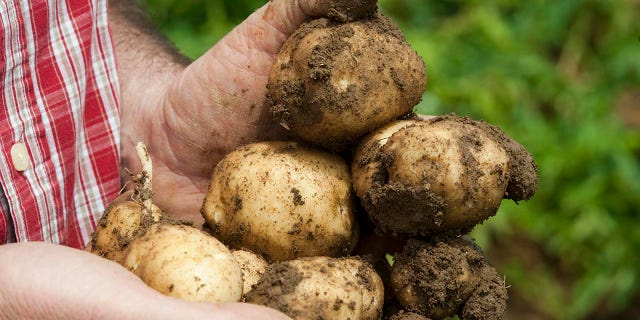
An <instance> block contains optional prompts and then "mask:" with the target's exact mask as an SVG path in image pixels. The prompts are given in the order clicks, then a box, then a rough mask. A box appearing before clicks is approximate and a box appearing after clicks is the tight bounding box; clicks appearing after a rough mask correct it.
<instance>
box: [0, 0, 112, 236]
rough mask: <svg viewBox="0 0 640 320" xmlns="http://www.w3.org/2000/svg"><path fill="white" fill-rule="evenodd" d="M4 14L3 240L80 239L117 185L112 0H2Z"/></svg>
mask: <svg viewBox="0 0 640 320" xmlns="http://www.w3.org/2000/svg"><path fill="white" fill-rule="evenodd" d="M0 20H1V21H0V23H2V26H1V28H0V77H1V78H0V81H1V83H2V88H1V90H0V201H2V202H4V203H3V205H2V206H1V207H0V244H1V243H4V242H7V241H9V240H10V239H12V238H13V239H14V240H16V241H37V240H43V241H47V242H53V243H60V244H64V245H68V246H72V247H82V246H84V245H85V244H86V242H87V240H88V238H89V236H90V234H91V231H92V230H93V227H94V226H95V224H96V220H97V219H98V218H99V216H100V215H101V214H102V212H103V210H104V208H105V204H106V203H108V202H109V201H110V200H112V199H113V198H114V197H115V196H116V194H117V193H118V190H119V188H120V180H119V172H118V166H119V150H118V146H119V134H120V133H119V131H118V130H119V129H118V128H119V115H118V107H117V100H116V98H117V97H118V94H119V92H118V87H117V83H118V82H117V76H116V68H115V59H114V53H113V48H112V43H111V38H110V34H109V29H108V23H107V1H106V0H59V1H54V0H49V1H47V0H6V1H5V0H3V1H2V2H0ZM18 143H22V144H23V145H25V146H26V149H27V153H25V155H26V157H27V160H28V168H27V169H26V170H24V171H20V170H17V169H16V167H14V166H13V165H12V163H13V162H12V160H13V159H14V158H12V153H11V149H12V147H13V146H14V145H16V144H18ZM14 157H15V155H14ZM2 191H4V198H6V199H4V201H3V199H2V198H3V194H2V193H3V192H2Z"/></svg>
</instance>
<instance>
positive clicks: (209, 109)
mask: <svg viewBox="0 0 640 320" xmlns="http://www.w3.org/2000/svg"><path fill="white" fill-rule="evenodd" d="M122 1H123V0H113V1H112V3H113V4H112V5H111V7H110V11H111V12H112V13H117V12H125V10H124V9H123V7H124V6H119V5H118V2H122ZM332 4H333V2H331V1H328V0H272V1H269V2H268V3H266V4H265V5H264V6H263V7H262V8H260V9H259V10H257V11H256V12H254V13H253V14H252V15H250V16H249V17H248V18H247V19H246V20H245V21H244V22H243V23H242V24H240V25H238V26H237V27H236V28H235V29H233V30H232V31H231V32H230V33H229V34H227V35H226V37H224V38H223V39H222V40H220V41H219V42H218V43H217V44H215V46H213V47H212V48H211V49H210V50H209V51H208V52H206V53H205V54H204V55H202V56H201V57H200V58H198V59H197V60H195V61H193V62H192V63H185V62H184V60H182V59H179V58H176V56H175V55H172V54H158V53H157V52H163V51H162V50H157V49H156V50H152V49H154V48H148V49H149V50H137V51H136V50H131V49H132V48H134V46H136V45H139V43H142V42H149V41H144V40H145V38H146V37H147V34H148V33H144V32H138V33H135V32H132V31H131V30H132V29H133V30H135V29H136V26H135V25H134V24H133V23H132V22H131V21H132V20H136V19H127V18H126V14H121V15H118V14H112V18H111V19H112V30H113V34H114V36H113V37H114V41H115V48H116V58H117V63H118V67H119V71H118V76H119V78H120V81H121V114H122V116H121V119H122V120H121V121H122V135H121V136H122V148H121V150H122V157H123V163H122V164H123V166H124V167H125V168H127V169H129V170H130V171H132V172H137V171H136V170H139V165H138V164H137V161H138V160H137V158H136V156H135V151H134V145H135V143H136V142H137V141H143V142H145V143H146V144H147V146H148V147H149V150H150V153H151V157H152V160H153V167H154V176H153V179H154V182H153V183H154V198H153V200H154V202H155V203H156V204H157V205H158V206H159V207H160V208H161V209H163V210H165V211H166V212H167V213H169V214H170V215H173V216H176V217H178V218H180V219H183V220H189V221H193V222H194V223H195V225H201V224H202V223H203V218H202V216H201V214H200V207H201V205H202V200H203V198H204V194H205V192H206V191H207V187H208V184H209V180H210V179H211V171H212V169H213V167H214V166H215V164H216V163H217V162H219V161H220V160H221V159H222V157H223V156H224V155H225V154H227V153H229V152H230V151H232V150H233V149H235V148H236V147H238V146H240V145H242V144H247V143H250V142H255V141H261V140H268V139H278V138H283V137H285V130H284V129H282V128H281V127H280V126H279V125H278V124H277V123H274V122H273V121H272V118H271V115H270V113H269V110H268V107H267V106H265V103H264V101H265V96H266V84H267V80H268V77H269V71H270V68H271V65H272V64H273V61H274V60H275V57H276V55H277V52H278V50H279V49H280V47H281V45H282V44H283V43H284V41H285V40H286V39H287V37H288V36H289V35H290V34H291V33H293V32H294V30H295V29H296V28H297V27H298V26H299V25H300V24H301V23H302V22H304V21H305V20H307V19H309V18H310V17H317V16H325V15H326V14H327V12H328V11H329V10H330V7H331V6H332ZM126 12H127V14H130V12H131V10H128V11H126ZM121 16H125V17H121ZM138 20H139V19H138ZM155 45H156V46H160V47H162V44H158V43H156V44H155ZM132 52H133V53H134V54H131V53H132ZM165 52H166V51H165ZM125 53H126V54H125Z"/></svg>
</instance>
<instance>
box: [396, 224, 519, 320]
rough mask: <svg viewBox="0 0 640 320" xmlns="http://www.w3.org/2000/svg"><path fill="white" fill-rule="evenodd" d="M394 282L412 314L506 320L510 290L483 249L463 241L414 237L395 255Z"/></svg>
mask: <svg viewBox="0 0 640 320" xmlns="http://www.w3.org/2000/svg"><path fill="white" fill-rule="evenodd" d="M391 283H392V287H393V288H394V292H395V294H396V297H397V299H398V301H399V302H400V304H401V305H402V306H403V307H404V308H406V310H407V311H410V312H415V313H418V314H421V315H423V316H426V317H429V318H431V319H443V318H445V317H447V316H454V315H460V316H462V317H463V319H493V320H499V319H503V318H504V313H505V310H506V299H507V294H506V288H505V286H504V283H503V282H502V279H501V278H500V277H499V275H498V274H497V272H495V269H493V267H491V266H490V265H489V264H488V263H487V262H486V260H485V258H484V256H483V254H482V252H481V250H480V249H479V248H478V247H477V246H476V245H475V244H474V243H473V242H471V241H470V240H468V239H466V238H460V237H447V238H433V239H430V240H425V241H419V240H416V239H411V240H409V241H408V242H407V245H406V246H405V249H404V251H403V252H402V253H400V254H397V255H396V256H395V263H394V265H393V268H392V274H391Z"/></svg>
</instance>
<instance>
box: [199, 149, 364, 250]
mask: <svg viewBox="0 0 640 320" xmlns="http://www.w3.org/2000/svg"><path fill="white" fill-rule="evenodd" d="M354 199H355V196H353V192H352V186H351V176H350V173H349V167H348V165H347V164H346V162H345V161H344V160H343V159H342V158H340V157H338V156H336V155H332V154H329V153H325V152H323V151H319V150H316V149H312V148H309V147H305V146H303V145H300V144H298V143H295V142H282V141H271V142H260V143H255V144H251V145H247V146H244V147H241V148H239V149H237V150H236V151H233V152H231V153H230V154H228V155H227V156H226V157H225V158H224V159H223V160H222V161H220V162H219V163H218V165H217V166H216V167H215V169H214V171H213V175H212V179H211V183H210V186H209V191H208V193H207V195H206V197H205V199H204V204H203V207H202V214H203V216H204V218H205V220H206V222H207V224H208V225H209V227H210V228H211V229H212V230H213V234H214V235H215V236H216V237H217V238H218V239H220V240H221V241H223V242H224V243H226V244H227V245H229V246H230V247H232V248H247V249H249V250H251V251H253V252H255V253H258V254H260V255H262V256H264V257H265V258H267V260H270V261H283V260H290V259H294V258H297V257H305V256H334V257H335V256H344V255H347V254H349V252H350V251H351V250H352V248H353V247H354V245H355V243H356V241H357V232H356V231H357V228H356V227H357V226H356V221H355V217H354V215H355V214H354V205H355V200H354Z"/></svg>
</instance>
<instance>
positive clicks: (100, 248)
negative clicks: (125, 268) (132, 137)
mask: <svg viewBox="0 0 640 320" xmlns="http://www.w3.org/2000/svg"><path fill="white" fill-rule="evenodd" d="M136 152H137V154H138V157H139V158H140V163H141V165H142V170H141V172H140V173H139V174H136V175H133V174H132V175H131V181H130V182H131V183H132V184H133V185H134V186H135V187H134V190H132V191H129V192H126V193H124V194H122V195H120V196H119V197H118V198H117V199H115V200H114V201H113V202H112V203H111V204H109V206H108V207H107V209H106V210H105V212H104V213H103V214H102V217H101V218H100V220H99V221H98V225H97V226H96V230H94V232H93V234H92V235H91V241H90V242H89V243H88V245H87V248H86V250H87V251H89V252H91V253H93V254H96V255H99V256H101V257H103V258H107V259H109V260H113V261H116V262H120V261H121V260H122V255H123V254H124V251H125V250H126V249H127V247H128V246H129V243H131V241H133V240H134V239H135V238H137V237H138V236H140V235H141V234H142V233H144V232H145V231H146V229H147V228H148V227H149V226H150V225H152V224H154V223H158V222H160V221H161V220H166V219H167V218H165V217H164V216H163V213H162V210H160V208H158V207H157V206H156V205H155V204H153V203H152V201H151V197H152V195H153V192H152V185H151V178H152V175H153V170H152V169H153V168H152V163H151V157H150V156H149V151H148V150H147V147H146V146H145V145H144V144H143V143H138V144H137V145H136Z"/></svg>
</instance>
